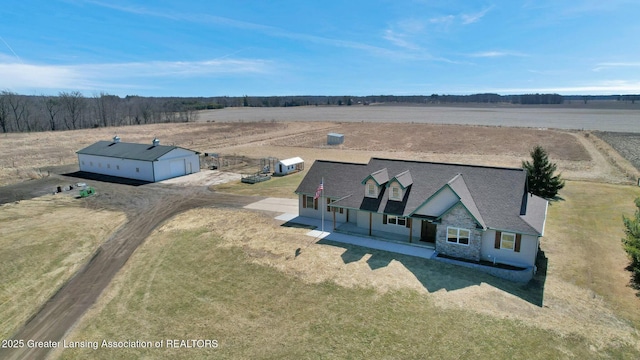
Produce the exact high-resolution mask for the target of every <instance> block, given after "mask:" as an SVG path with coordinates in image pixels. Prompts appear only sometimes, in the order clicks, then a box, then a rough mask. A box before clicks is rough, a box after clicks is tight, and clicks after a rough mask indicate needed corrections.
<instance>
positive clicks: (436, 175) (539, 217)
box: [296, 158, 547, 235]
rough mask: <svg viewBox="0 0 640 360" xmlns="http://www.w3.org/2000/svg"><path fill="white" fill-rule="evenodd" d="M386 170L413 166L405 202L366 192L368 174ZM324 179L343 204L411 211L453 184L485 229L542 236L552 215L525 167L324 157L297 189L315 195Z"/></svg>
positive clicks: (388, 211)
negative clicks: (529, 187)
mask: <svg viewBox="0 0 640 360" xmlns="http://www.w3.org/2000/svg"><path fill="white" fill-rule="evenodd" d="M383 169H386V172H387V173H390V174H398V175H397V177H402V176H400V175H402V174H403V173H404V172H406V171H409V174H410V178H411V184H410V185H408V187H407V188H406V190H405V191H404V197H403V199H402V201H393V200H391V201H390V200H389V194H388V191H387V189H386V187H384V186H383V187H381V188H380V193H379V196H378V198H375V199H374V198H368V197H365V189H364V187H363V185H362V183H363V182H362V179H366V178H367V177H369V176H372V175H373V174H374V173H376V172H377V171H379V170H383ZM322 178H324V194H325V196H327V197H330V198H332V199H337V200H336V201H335V202H333V203H332V205H335V206H337V207H344V208H352V209H358V210H363V211H372V212H378V213H386V214H393V215H399V216H411V215H413V212H414V211H416V210H417V209H418V208H419V207H420V206H422V205H423V204H424V203H425V201H426V200H427V199H429V198H430V197H431V196H433V195H434V194H435V193H436V192H438V191H439V190H440V189H441V188H443V187H445V186H449V187H450V188H451V189H452V190H453V191H454V192H455V193H456V195H458V197H459V198H460V202H461V203H462V204H463V205H464V206H465V207H466V208H467V210H468V211H469V213H470V214H471V215H473V217H474V218H475V219H476V221H477V222H478V225H479V226H481V227H483V228H492V229H497V230H503V231H513V232H518V233H525V234H531V235H541V234H542V230H543V225H544V220H545V216H546V206H547V201H546V200H544V199H541V198H539V197H537V196H535V195H531V194H528V193H527V192H526V179H527V175H526V172H525V170H523V169H516V168H501V167H487V166H475V165H461V164H445V163H433V162H422V161H409V160H392V159H380V158H372V159H371V160H369V163H368V164H357V163H345V162H334V161H323V160H318V161H316V162H314V163H313V165H312V166H311V168H310V169H309V171H308V173H307V175H306V176H305V177H304V179H303V180H302V182H301V183H300V185H299V186H298V188H297V189H296V193H298V194H308V195H313V194H315V191H316V189H317V187H318V185H319V184H320V181H321V179H322ZM403 180H406V179H403Z"/></svg>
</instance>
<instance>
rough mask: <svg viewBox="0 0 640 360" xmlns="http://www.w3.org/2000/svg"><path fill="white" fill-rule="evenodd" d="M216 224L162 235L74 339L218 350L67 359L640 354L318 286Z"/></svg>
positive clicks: (402, 298)
mask: <svg viewBox="0 0 640 360" xmlns="http://www.w3.org/2000/svg"><path fill="white" fill-rule="evenodd" d="M216 231H225V230H209V229H206V228H198V229H195V230H194V229H191V230H168V231H162V232H157V233H155V234H154V236H153V238H152V239H151V238H150V239H149V240H147V241H146V242H145V244H143V245H142V246H141V247H140V248H139V249H138V250H137V251H136V253H135V254H134V255H133V256H132V258H131V259H130V260H129V262H128V263H127V265H126V266H125V268H124V269H123V271H122V272H121V273H120V274H119V275H118V276H117V277H116V278H115V279H114V282H113V283H112V284H111V285H110V287H109V288H108V289H107V290H105V293H104V294H103V297H102V298H101V299H100V300H99V304H98V305H97V306H96V307H95V308H94V309H92V310H91V311H90V313H89V314H87V316H85V318H84V319H83V321H82V322H81V323H80V324H79V325H78V327H77V329H76V330H75V331H74V332H73V333H72V334H71V336H70V337H69V338H67V341H70V340H71V341H81V340H90V341H102V339H106V340H107V341H122V340H134V341H135V340H147V341H158V340H163V339H180V340H183V339H184V340H188V339H215V340H217V341H218V344H219V347H218V348H217V349H167V348H162V349H117V350H115V349H104V348H100V349H98V350H95V351H94V350H91V349H89V350H82V349H67V350H65V351H64V352H62V358H64V359H84V358H92V359H113V358H123V359H125V358H154V359H155V358H166V359H192V358H202V359H204V358H226V359H263V358H271V359H301V358H313V359H316V358H326V359H343V358H354V359H361V358H375V359H385V358H386V359H399V358H401V359H411V358H415V359H424V358H433V359H441V358H453V359H461V358H462V359H558V358H577V359H601V358H603V357H611V358H628V359H636V358H638V357H640V353H639V352H638V351H637V350H636V349H633V348H630V347H614V345H610V346H611V347H609V348H605V349H600V350H594V348H593V347H592V344H591V343H590V342H589V341H588V340H586V339H585V338H582V337H580V336H577V335H576V336H558V334H557V333H555V332H553V331H547V330H543V329H540V328H535V327H533V326H529V325H527V324H526V323H524V322H522V321H518V320H511V319H504V318H498V317H492V316H488V315H482V314H478V313H475V312H471V311H466V310H453V309H450V310H446V309H442V308H440V307H437V306H435V305H434V304H433V302H432V300H431V299H430V296H429V295H428V294H422V293H418V292H416V291H413V290H393V291H388V292H386V293H381V292H379V291H377V290H375V289H373V288H368V287H365V288H345V287H341V286H339V285H337V284H335V283H334V282H333V281H325V282H321V283H315V284H312V283H307V282H304V281H303V280H301V279H299V278H298V277H294V276H291V275H287V274H285V273H283V272H281V271H279V270H277V269H275V268H273V267H270V266H265V265H258V264H256V263H254V262H252V261H251V259H250V258H249V257H248V255H247V254H246V252H245V251H243V249H242V248H241V247H236V246H232V247H229V246H226V245H223V244H224V241H223V240H222V238H221V235H220V233H216ZM291 261H294V260H291ZM295 261H299V260H295Z"/></svg>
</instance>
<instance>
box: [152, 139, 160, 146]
mask: <svg viewBox="0 0 640 360" xmlns="http://www.w3.org/2000/svg"><path fill="white" fill-rule="evenodd" d="M152 144H153V146H158V145H160V140H159V139H158V138H153V142H152Z"/></svg>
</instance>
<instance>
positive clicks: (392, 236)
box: [335, 223, 436, 249]
mask: <svg viewBox="0 0 640 360" xmlns="http://www.w3.org/2000/svg"><path fill="white" fill-rule="evenodd" d="M335 226H336V229H335V231H336V232H338V233H342V234H347V235H354V236H359V237H366V238H370V239H375V240H381V241H388V242H393V243H398V244H403V245H412V246H418V247H424V248H428V249H435V246H436V244H435V243H432V242H425V241H420V238H418V237H413V238H412V239H411V241H409V237H408V236H407V235H402V234H396V233H392V232H386V231H380V230H376V231H374V232H373V233H372V234H371V235H369V229H365V228H362V227H359V226H357V225H356V224H354V223H342V224H338V223H336V224H335Z"/></svg>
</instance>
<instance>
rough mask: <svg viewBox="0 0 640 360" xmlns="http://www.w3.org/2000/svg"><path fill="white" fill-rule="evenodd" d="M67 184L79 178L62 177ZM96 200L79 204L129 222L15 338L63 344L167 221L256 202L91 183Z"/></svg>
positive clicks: (3, 352)
mask: <svg viewBox="0 0 640 360" xmlns="http://www.w3.org/2000/svg"><path fill="white" fill-rule="evenodd" d="M61 178H62V179H63V180H66V181H68V182H70V183H75V182H81V181H83V179H80V178H70V177H65V176H63V177H61ZM91 185H92V186H94V187H95V188H96V189H97V190H98V194H97V195H96V196H93V197H90V198H86V199H80V200H78V201H85V204H86V206H88V207H91V208H98V209H104V208H108V209H117V210H120V211H124V212H125V213H126V214H127V218H128V221H127V222H126V223H125V225H124V226H122V227H121V228H120V229H118V231H116V232H115V233H114V234H113V235H112V236H111V238H109V239H108V240H107V241H105V242H104V243H103V244H102V246H100V248H98V250H97V251H96V253H95V254H94V256H93V258H92V259H91V260H90V261H89V262H88V263H87V264H86V265H85V266H84V267H83V268H82V269H81V270H80V271H79V272H78V273H77V274H76V275H75V276H74V277H73V278H72V279H71V280H70V281H69V282H68V283H67V284H66V285H64V286H63V287H62V288H61V289H60V290H59V291H58V292H57V293H56V294H55V295H54V296H53V297H52V298H51V299H49V301H48V302H47V303H46V304H45V305H44V306H43V307H42V308H41V309H40V310H39V311H38V313H37V314H36V315H34V317H32V318H31V319H30V320H29V321H28V322H27V324H26V325H25V326H24V327H22V328H21V329H20V330H19V331H18V332H17V333H16V334H15V335H14V337H13V338H14V339H24V340H25V341H26V340H36V341H55V342H58V341H61V340H62V339H63V337H64V336H65V334H66V333H67V332H68V331H69V330H70V329H71V328H72V327H73V325H74V324H75V323H76V322H77V321H78V320H79V319H80V318H81V317H82V315H83V314H84V312H85V311H86V310H87V309H89V307H91V305H92V304H93V303H94V302H95V301H96V299H97V298H98V297H99V296H100V294H101V293H102V291H103V290H104V288H105V287H106V286H107V285H108V284H109V283H110V282H111V279H112V278H113V277H114V276H115V274H116V273H117V272H118V271H119V270H120V268H122V266H123V265H124V264H125V263H126V262H127V260H128V259H129V257H130V256H131V254H132V253H133V252H134V251H135V250H136V248H137V247H138V246H139V245H140V244H141V243H143V242H144V240H145V239H146V238H147V237H148V236H149V235H150V234H151V232H152V231H153V230H154V229H155V228H156V227H158V226H159V225H160V224H162V223H163V222H164V221H166V220H167V219H170V218H171V217H173V216H175V215H176V214H179V213H181V212H183V211H186V210H189V209H193V208H198V207H214V208H215V207H226V208H241V207H243V206H246V205H248V204H250V203H253V202H256V201H259V200H260V199H261V198H260V197H253V196H240V195H231V194H221V193H215V192H212V191H210V190H208V189H207V187H205V186H193V187H183V186H179V187H177V186H171V185H164V184H148V185H142V186H130V185H122V184H115V183H108V182H99V181H92V184H91ZM49 350H50V349H47V348H27V347H26V346H25V347H23V348H22V349H16V350H9V349H0V359H43V358H45V357H46V356H47V355H48V353H49Z"/></svg>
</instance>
